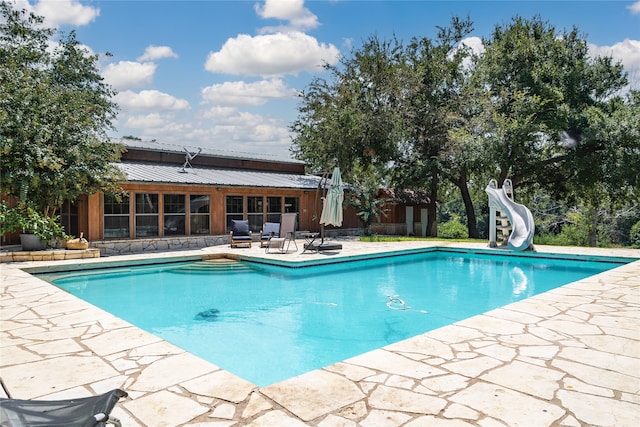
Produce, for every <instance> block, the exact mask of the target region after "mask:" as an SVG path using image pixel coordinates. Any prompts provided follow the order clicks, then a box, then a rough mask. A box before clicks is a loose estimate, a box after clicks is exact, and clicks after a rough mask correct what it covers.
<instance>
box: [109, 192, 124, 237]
mask: <svg viewBox="0 0 640 427" xmlns="http://www.w3.org/2000/svg"><path fill="white" fill-rule="evenodd" d="M103 201H104V230H103V235H104V238H105V239H115V238H123V237H124V238H127V237H130V236H131V232H130V229H129V195H126V196H124V197H122V200H121V201H118V200H117V199H116V198H115V197H114V196H111V195H108V194H105V195H104V199H103Z"/></svg>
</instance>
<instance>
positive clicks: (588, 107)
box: [473, 17, 637, 245]
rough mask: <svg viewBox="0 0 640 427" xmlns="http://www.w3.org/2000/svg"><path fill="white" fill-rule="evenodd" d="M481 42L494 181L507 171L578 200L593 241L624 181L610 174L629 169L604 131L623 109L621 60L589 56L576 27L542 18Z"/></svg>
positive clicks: (480, 83) (521, 182) (499, 29)
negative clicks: (559, 26)
mask: <svg viewBox="0 0 640 427" xmlns="http://www.w3.org/2000/svg"><path fill="white" fill-rule="evenodd" d="M484 46H485V52H484V54H483V55H482V56H481V57H480V59H479V61H478V66H477V67H476V70H475V74H474V77H473V79H474V84H475V85H476V87H477V88H480V89H481V90H482V89H483V88H484V91H485V94H484V97H485V99H486V100H487V102H486V105H487V108H486V109H484V117H485V119H484V120H483V121H484V123H485V124H486V126H485V127H484V128H483V129H481V130H480V134H481V135H484V136H483V138H484V140H485V141H486V146H487V147H488V152H489V153H490V155H491V158H492V159H493V170H494V171H495V173H496V174H497V178H498V183H499V184H502V182H504V180H505V179H506V178H507V177H510V178H511V180H512V181H513V183H514V185H516V186H521V187H525V188H526V187H529V188H541V189H543V190H545V191H548V192H550V193H551V194H552V195H554V197H556V198H564V199H576V198H577V199H580V200H582V201H583V202H584V204H585V205H586V206H587V212H586V217H587V218H589V221H591V223H592V227H591V229H590V238H589V242H590V244H594V245H595V236H596V226H595V225H596V219H597V215H596V211H597V209H596V208H597V207H598V206H599V204H600V201H602V200H603V199H605V198H608V196H609V194H611V192H614V191H615V187H616V186H618V185H623V184H624V183H623V182H621V181H620V180H612V177H613V176H614V175H615V174H616V173H618V172H619V171H620V170H622V171H623V172H622V175H624V176H627V177H628V176H629V173H630V171H632V170H633V169H634V166H633V163H632V162H628V161H623V162H620V161H615V160H614V158H619V159H620V160H622V159H623V158H624V156H623V157H620V156H621V152H620V148H621V147H620V142H619V141H617V140H615V139H614V138H612V137H611V136H612V135H613V133H612V132H607V131H605V129H608V128H609V127H610V126H612V125H613V123H614V122H613V121H614V120H618V119H616V118H615V117H616V116H617V115H618V113H617V111H618V110H621V109H624V108H625V107H624V103H623V102H621V99H620V98H619V97H618V96H616V94H618V93H619V92H620V90H621V89H622V88H623V87H624V86H625V85H626V84H627V79H626V75H625V73H624V72H623V69H622V65H621V64H619V63H618V64H614V63H613V61H612V59H611V58H610V57H596V58H591V57H590V56H589V51H588V45H587V42H586V40H585V39H584V38H583V37H582V36H581V35H580V34H579V32H578V30H577V28H573V29H572V30H571V31H561V32H560V31H556V29H555V28H554V27H553V26H552V25H550V24H549V23H548V22H545V21H543V20H542V19H541V18H540V17H535V18H534V19H532V20H525V19H523V18H521V17H515V18H514V19H513V20H512V22H511V23H510V24H509V25H506V26H501V25H498V26H496V27H495V30H494V32H493V34H492V37H491V38H490V39H486V40H484ZM636 159H637V157H636ZM610 165H616V166H617V167H621V169H617V171H618V172H617V171H616V170H612V169H611V167H610ZM635 168H636V169H637V163H636V166H635ZM614 182H615V184H613V183H614ZM610 184H613V185H610ZM623 188H629V187H628V185H623Z"/></svg>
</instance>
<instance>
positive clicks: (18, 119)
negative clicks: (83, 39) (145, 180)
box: [0, 1, 123, 216]
mask: <svg viewBox="0 0 640 427" xmlns="http://www.w3.org/2000/svg"><path fill="white" fill-rule="evenodd" d="M54 34H55V32H54V30H53V29H49V28H44V27H43V19H42V18H41V17H38V16H35V15H34V14H30V13H27V12H26V11H25V10H13V9H12V8H11V6H10V5H9V3H7V2H5V1H3V2H2V3H0V169H1V175H0V186H1V188H2V192H3V194H4V195H6V196H13V197H15V198H17V199H19V201H20V202H21V203H25V204H26V203H28V204H29V205H30V206H33V207H35V208H36V209H38V210H39V211H40V212H42V213H43V214H45V215H48V216H53V215H54V214H55V213H56V210H57V209H58V208H59V207H60V206H61V204H62V202H63V201H65V200H71V201H74V200H76V199H77V198H78V196H80V195H82V194H93V193H95V192H97V191H101V190H105V191H116V190H117V188H118V185H117V183H118V182H119V181H121V180H122V179H123V176H122V175H121V172H120V171H119V169H118V168H117V167H116V166H115V165H114V164H113V163H112V162H116V161H118V160H119V158H120V154H121V153H122V147H121V146H119V145H116V144H113V143H111V142H110V141H109V139H108V137H107V136H106V131H107V129H109V128H110V127H111V124H112V120H113V119H114V118H115V115H116V110H117V107H116V105H115V104H114V103H113V102H112V101H111V98H112V96H113V95H114V92H113V91H112V89H111V88H110V87H109V86H108V85H106V84H105V83H104V82H103V81H102V77H101V76H100V75H99V74H98V71H97V66H96V64H97V60H98V58H97V57H96V56H95V55H90V54H89V53H88V52H87V51H86V49H84V48H82V46H81V45H80V43H79V41H78V40H77V39H76V36H75V33H74V32H71V33H70V34H68V35H66V36H63V38H62V39H61V40H60V41H59V42H58V43H57V47H56V48H55V49H54V50H53V51H51V50H49V48H48V44H49V41H50V40H51V39H52V37H53V36H54Z"/></svg>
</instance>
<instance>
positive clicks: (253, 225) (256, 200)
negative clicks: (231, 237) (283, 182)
mask: <svg viewBox="0 0 640 427" xmlns="http://www.w3.org/2000/svg"><path fill="white" fill-rule="evenodd" d="M263 202H264V200H263V198H262V196H250V197H247V219H248V220H249V229H250V230H251V231H253V232H256V231H260V230H261V229H262V222H263V220H264V217H263V213H264V204H263Z"/></svg>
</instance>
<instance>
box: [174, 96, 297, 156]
mask: <svg viewBox="0 0 640 427" xmlns="http://www.w3.org/2000/svg"><path fill="white" fill-rule="evenodd" d="M204 117H205V118H207V119H208V122H213V126H211V127H199V128H197V129H194V130H193V131H192V132H191V133H187V134H185V135H183V136H184V137H185V138H187V139H193V140H194V141H208V142H207V143H206V146H209V147H213V148H218V149H223V150H231V151H243V152H247V153H263V154H272V155H279V156H285V157H286V158H288V157H289V155H290V154H289V147H290V146H291V138H290V135H289V130H288V127H287V124H286V123H284V122H283V121H281V120H278V119H274V118H268V117H265V116H262V115H259V114H252V113H248V112H243V111H231V110H230V109H228V108H218V107H214V108H211V109H210V110H208V111H207V112H205V113H204Z"/></svg>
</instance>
